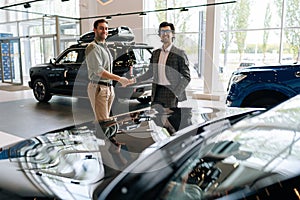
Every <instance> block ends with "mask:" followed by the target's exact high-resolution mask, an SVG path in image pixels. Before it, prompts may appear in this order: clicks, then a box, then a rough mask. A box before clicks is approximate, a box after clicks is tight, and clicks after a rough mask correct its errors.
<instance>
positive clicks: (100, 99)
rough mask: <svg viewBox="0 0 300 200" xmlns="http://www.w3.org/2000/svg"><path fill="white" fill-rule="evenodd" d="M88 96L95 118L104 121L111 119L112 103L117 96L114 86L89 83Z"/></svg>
mask: <svg viewBox="0 0 300 200" xmlns="http://www.w3.org/2000/svg"><path fill="white" fill-rule="evenodd" d="M87 92H88V96H89V99H90V102H91V106H92V108H93V111H94V115H95V120H96V121H102V120H105V119H109V114H110V110H111V106H112V103H113V101H114V98H115V92H114V88H113V87H112V86H105V85H99V84H94V83H89V85H88V91H87Z"/></svg>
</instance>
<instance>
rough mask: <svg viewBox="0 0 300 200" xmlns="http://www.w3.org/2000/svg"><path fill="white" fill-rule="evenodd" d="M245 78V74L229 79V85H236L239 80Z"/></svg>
mask: <svg viewBox="0 0 300 200" xmlns="http://www.w3.org/2000/svg"><path fill="white" fill-rule="evenodd" d="M246 77H247V75H245V74H238V75H235V76H233V77H232V78H231V81H230V82H231V84H232V83H238V82H240V81H241V80H243V79H244V78H246Z"/></svg>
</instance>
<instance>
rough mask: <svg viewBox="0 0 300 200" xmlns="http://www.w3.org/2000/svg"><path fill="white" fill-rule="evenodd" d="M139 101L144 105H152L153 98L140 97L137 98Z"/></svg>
mask: <svg viewBox="0 0 300 200" xmlns="http://www.w3.org/2000/svg"><path fill="white" fill-rule="evenodd" d="M137 100H138V101H139V102H140V103H142V104H146V103H150V101H151V96H146V97H139V98H137Z"/></svg>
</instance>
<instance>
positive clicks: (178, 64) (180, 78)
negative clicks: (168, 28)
mask: <svg viewBox="0 0 300 200" xmlns="http://www.w3.org/2000/svg"><path fill="white" fill-rule="evenodd" d="M160 52H161V49H156V50H155V51H153V54H152V57H151V59H150V66H149V70H148V71H147V72H146V73H145V74H143V75H141V76H139V77H137V78H136V82H137V83H138V82H141V81H144V80H148V79H150V78H153V83H152V100H153V99H154V95H155V91H156V86H157V83H158V65H157V63H158V60H159V55H160ZM165 70H166V77H167V79H168V80H169V82H170V84H171V85H170V86H168V88H169V89H171V91H172V92H173V93H174V94H175V95H176V96H177V97H178V101H184V100H186V99H187V98H186V94H185V88H186V86H187V85H188V84H189V82H190V81H191V77H190V69H189V61H188V58H187V55H186V53H185V52H184V51H183V50H181V49H179V48H177V47H176V46H174V45H172V47H171V50H170V52H169V55H168V58H167V61H166V67H165ZM159 98H162V99H163V97H159Z"/></svg>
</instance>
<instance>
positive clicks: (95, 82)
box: [90, 80, 112, 86]
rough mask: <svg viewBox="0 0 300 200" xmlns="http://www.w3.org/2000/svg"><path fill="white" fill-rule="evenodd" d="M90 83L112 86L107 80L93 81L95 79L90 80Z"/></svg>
mask: <svg viewBox="0 0 300 200" xmlns="http://www.w3.org/2000/svg"><path fill="white" fill-rule="evenodd" d="M90 83H93V84H98V85H105V86H112V84H111V83H107V82H103V81H93V80H90Z"/></svg>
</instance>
